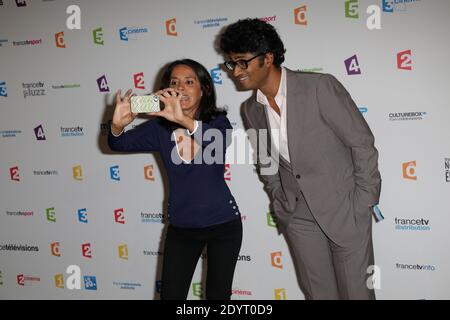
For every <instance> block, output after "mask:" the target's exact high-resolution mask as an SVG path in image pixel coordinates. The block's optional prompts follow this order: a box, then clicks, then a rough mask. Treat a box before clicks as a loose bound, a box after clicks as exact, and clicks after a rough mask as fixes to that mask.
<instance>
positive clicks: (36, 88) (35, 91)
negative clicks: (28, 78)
mask: <svg viewBox="0 0 450 320" xmlns="http://www.w3.org/2000/svg"><path fill="white" fill-rule="evenodd" d="M22 88H23V97H24V98H28V97H36V96H45V94H46V93H45V84H44V82H41V81H39V82H29V83H22Z"/></svg>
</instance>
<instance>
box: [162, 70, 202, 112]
mask: <svg viewBox="0 0 450 320" xmlns="http://www.w3.org/2000/svg"><path fill="white" fill-rule="evenodd" d="M170 87H171V88H173V89H175V90H178V91H180V92H181V93H182V96H181V101H180V104H181V109H183V111H184V112H185V113H187V114H190V115H194V114H195V112H196V111H197V109H198V107H199V105H200V100H201V98H202V95H203V92H202V89H201V85H200V81H199V80H198V78H197V75H196V74H195V72H194V70H192V69H191V67H188V66H186V65H184V64H179V65H177V66H175V68H173V70H172V74H171V75H170Z"/></svg>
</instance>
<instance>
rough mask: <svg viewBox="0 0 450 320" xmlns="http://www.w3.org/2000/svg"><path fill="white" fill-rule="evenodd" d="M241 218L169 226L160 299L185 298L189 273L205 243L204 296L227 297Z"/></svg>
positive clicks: (234, 263)
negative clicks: (203, 225)
mask: <svg viewBox="0 0 450 320" xmlns="http://www.w3.org/2000/svg"><path fill="white" fill-rule="evenodd" d="M241 243H242V222H241V219H240V218H238V219H236V220H233V221H231V222H226V223H222V224H218V225H214V226H210V227H206V228H199V229H184V228H176V227H173V226H169V227H168V229H167V235H166V241H165V245H164V260H163V270H162V287H161V300H185V299H186V298H187V295H188V292H189V286H190V284H191V281H192V276H193V274H194V271H195V267H196V266H197V262H198V259H199V258H200V255H201V253H202V251H203V248H204V247H205V245H206V246H207V252H206V254H207V263H208V264H207V277H206V292H205V293H206V299H207V300H229V299H230V298H231V287H232V284H233V275H234V269H235V267H236V262H237V258H238V255H239V250H240V249H241Z"/></svg>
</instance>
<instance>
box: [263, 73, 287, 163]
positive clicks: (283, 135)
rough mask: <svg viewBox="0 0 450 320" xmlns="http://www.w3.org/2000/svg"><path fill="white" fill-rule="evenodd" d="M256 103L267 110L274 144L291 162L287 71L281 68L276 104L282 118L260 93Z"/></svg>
mask: <svg viewBox="0 0 450 320" xmlns="http://www.w3.org/2000/svg"><path fill="white" fill-rule="evenodd" d="M256 101H258V102H259V103H261V104H263V105H264V106H265V107H266V108H267V118H268V119H269V127H270V128H269V129H270V134H271V136H272V143H273V145H274V146H275V148H276V149H277V151H278V152H279V153H280V155H281V156H282V157H283V158H284V159H286V160H287V161H288V162H291V160H290V158H289V148H288V135H287V114H286V111H287V109H286V106H287V86H286V70H285V69H284V68H283V67H281V81H280V87H279V88H278V92H277V95H276V96H275V102H276V103H277V105H278V107H279V108H280V114H281V117H280V116H279V115H278V113H277V112H276V111H275V110H273V109H272V107H271V106H270V104H269V100H267V98H266V96H265V95H264V94H263V93H262V92H261V91H260V90H257V92H256Z"/></svg>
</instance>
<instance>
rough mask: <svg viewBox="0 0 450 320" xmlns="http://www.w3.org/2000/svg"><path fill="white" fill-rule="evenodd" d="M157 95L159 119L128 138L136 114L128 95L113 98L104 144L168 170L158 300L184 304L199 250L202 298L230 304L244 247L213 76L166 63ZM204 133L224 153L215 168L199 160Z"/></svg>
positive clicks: (186, 64) (189, 65) (184, 63)
mask: <svg viewBox="0 0 450 320" xmlns="http://www.w3.org/2000/svg"><path fill="white" fill-rule="evenodd" d="M162 88H164V89H162V90H160V91H158V92H156V93H155V94H156V95H158V96H159V98H160V101H161V102H163V103H164V109H163V110H162V111H160V112H155V113H149V114H150V115H155V116H157V118H155V119H152V120H149V121H147V122H145V123H144V124H143V125H141V126H139V127H136V128H135V129H133V130H130V131H127V132H124V128H125V127H126V126H127V125H128V124H130V123H131V122H132V121H133V120H134V119H135V117H136V115H137V114H133V113H132V112H131V106H130V97H131V96H132V92H131V90H128V91H127V92H126V94H125V96H124V97H123V98H122V97H121V94H120V90H119V91H118V92H117V94H116V107H115V110H114V115H113V120H112V125H111V133H110V134H109V137H108V143H109V146H110V148H111V149H112V150H115V151H127V152H142V151H157V152H159V153H160V154H161V158H162V160H163V163H164V166H165V168H166V171H167V175H168V178H169V189H170V194H169V203H168V217H169V226H168V229H167V235H166V239H165V244H164V260H163V271H162V288H161V299H186V297H187V294H188V291H189V286H190V283H191V280H192V276H193V273H194V271H195V267H196V265H197V262H198V259H199V257H200V255H201V253H202V251H203V249H204V247H205V245H206V246H207V262H208V265H207V278H206V299H230V297H231V287H232V283H233V275H234V270H235V266H236V261H237V257H238V255H239V250H240V247H241V242H242V223H241V216H240V212H239V209H238V207H237V204H236V202H235V200H234V198H233V196H232V194H231V192H230V190H229V189H228V186H227V184H226V183H225V180H224V171H225V168H224V161H225V150H226V148H227V144H226V143H225V141H226V140H227V139H226V136H227V130H228V133H230V130H231V129H232V127H231V124H230V122H229V120H228V118H227V117H226V112H224V111H220V110H218V109H217V107H216V95H215V91H214V85H213V82H212V79H211V76H210V75H209V73H208V71H207V70H206V69H205V68H204V67H203V66H202V65H201V64H199V63H198V62H196V61H193V60H190V59H184V60H177V61H174V62H172V63H171V64H170V65H169V66H168V67H167V69H166V70H165V72H164V75H163V78H162ZM209 129H214V130H212V131H210V132H215V133H217V132H219V133H220V135H221V138H222V139H218V141H219V142H220V140H222V141H223V144H222V150H219V151H220V152H218V153H217V152H216V156H217V155H218V156H219V158H220V159H219V160H220V161H216V163H212V164H207V163H211V162H207V163H206V162H205V161H202V154H203V151H205V148H207V147H208V145H209V144H211V143H212V142H211V141H209V140H206V139H205V140H204V139H203V136H204V134H205V133H206V132H207V131H208V130H209ZM216 137H217V136H216ZM213 142H214V145H216V142H217V141H215V140H214V141H213ZM209 149H210V148H207V150H209ZM209 151H210V150H209ZM205 153H207V152H206V151H205Z"/></svg>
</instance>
